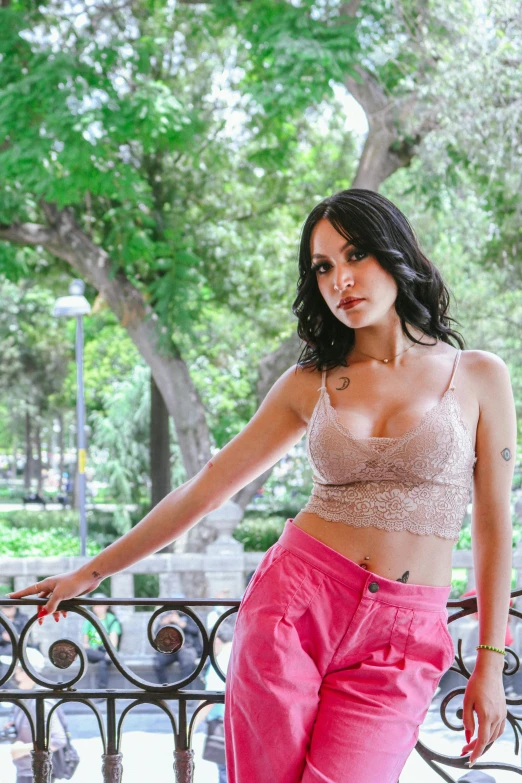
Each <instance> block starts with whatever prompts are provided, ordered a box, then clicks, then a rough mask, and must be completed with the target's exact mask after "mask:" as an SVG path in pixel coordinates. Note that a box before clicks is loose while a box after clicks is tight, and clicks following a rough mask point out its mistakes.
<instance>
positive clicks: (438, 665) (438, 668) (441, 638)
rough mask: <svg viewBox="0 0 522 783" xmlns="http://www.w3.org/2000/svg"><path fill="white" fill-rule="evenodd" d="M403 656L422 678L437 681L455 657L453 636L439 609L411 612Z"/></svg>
mask: <svg viewBox="0 0 522 783" xmlns="http://www.w3.org/2000/svg"><path fill="white" fill-rule="evenodd" d="M405 657H406V659H408V660H409V661H411V662H412V663H413V664H414V665H415V666H416V667H417V669H418V671H419V673H420V674H421V675H422V677H423V679H424V678H425V679H426V680H433V681H434V682H436V683H437V684H438V681H439V680H440V678H441V677H442V675H443V674H445V673H446V671H447V670H448V669H449V667H450V666H451V664H452V663H453V659H454V658H455V651H454V649H453V640H452V639H451V636H450V633H449V631H448V628H447V626H446V622H445V618H444V616H443V614H442V613H440V612H421V611H419V612H417V611H416V612H415V614H414V617H413V619H412V623H411V625H410V629H409V634H408V640H407V642H406V650H405Z"/></svg>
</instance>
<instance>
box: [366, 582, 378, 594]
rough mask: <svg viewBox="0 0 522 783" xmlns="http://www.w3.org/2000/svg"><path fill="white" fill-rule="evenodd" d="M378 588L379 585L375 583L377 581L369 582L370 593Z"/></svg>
mask: <svg viewBox="0 0 522 783" xmlns="http://www.w3.org/2000/svg"><path fill="white" fill-rule="evenodd" d="M378 589H379V585H378V584H377V582H370V584H369V585H368V590H369V591H370V593H376V592H377V590H378Z"/></svg>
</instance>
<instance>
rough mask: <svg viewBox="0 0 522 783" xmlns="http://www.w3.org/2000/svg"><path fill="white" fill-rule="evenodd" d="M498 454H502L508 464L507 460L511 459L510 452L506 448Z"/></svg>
mask: <svg viewBox="0 0 522 783" xmlns="http://www.w3.org/2000/svg"><path fill="white" fill-rule="evenodd" d="M500 453H501V454H502V456H503V457H504V459H505V460H506V462H509V460H510V459H511V452H510V450H509V449H508V448H507V447H506V448H505V449H502V451H501V452H500Z"/></svg>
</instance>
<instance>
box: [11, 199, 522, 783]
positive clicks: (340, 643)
mask: <svg viewBox="0 0 522 783" xmlns="http://www.w3.org/2000/svg"><path fill="white" fill-rule="evenodd" d="M299 271H300V277H299V283H298V295H297V298H296V300H295V302H294V308H293V311H294V313H295V314H296V315H297V317H298V320H299V323H298V334H299V336H300V337H301V338H302V339H303V341H304V342H305V348H304V350H303V354H302V360H301V361H300V362H298V363H297V364H296V365H293V366H292V367H290V368H289V369H288V370H287V371H286V372H285V373H283V375H282V376H281V377H280V378H279V379H278V380H277V381H276V383H275V384H274V385H273V387H272V389H271V390H270V391H269V393H268V394H267V396H266V398H265V399H264V400H263V403H262V404H261V406H260V408H259V410H258V411H257V412H256V414H255V415H254V417H253V418H252V420H251V421H250V422H249V424H248V425H247V426H246V427H245V428H244V429H243V430H242V432H240V433H239V434H238V435H237V436H236V437H235V438H234V439H233V440H232V441H231V442H230V443H229V444H227V446H225V447H224V448H223V449H221V451H220V452H219V453H218V454H217V455H216V456H215V457H213V458H212V460H211V461H210V462H209V463H208V464H207V465H206V466H205V468H203V469H202V470H201V471H200V472H199V473H198V474H197V475H196V476H195V477H194V478H192V479H191V480H190V481H187V482H186V483H185V484H183V485H182V486H181V487H179V488H178V489H176V490H175V491H174V492H172V493H171V494H170V495H169V496H168V497H166V498H165V499H164V500H163V501H162V502H161V503H159V504H158V505H157V506H156V507H155V508H154V509H153V510H152V511H151V512H150V513H149V514H148V515H147V516H146V517H145V518H144V519H143V520H142V521H141V522H140V524H139V525H137V526H136V527H135V528H134V529H133V530H131V531H130V532H129V533H127V534H126V535H125V536H123V537H122V538H121V539H119V540H118V541H116V542H115V543H113V544H111V546H109V547H108V548H107V549H106V550H105V551H104V552H102V553H101V554H99V555H97V556H96V557H95V558H94V559H93V560H91V561H90V562H89V563H88V564H87V565H85V566H83V567H82V568H81V569H79V570H77V571H75V572H72V573H69V574H64V575H60V576H57V577H49V578H48V579H45V580H44V581H42V582H40V583H39V584H37V585H34V586H32V587H29V588H27V589H25V590H20V591H18V592H17V593H13V594H12V597H17V598H19V597H22V596H26V595H31V594H34V593H38V594H39V595H40V596H49V600H48V603H47V611H48V612H49V613H55V612H56V611H57V609H58V607H59V603H60V601H62V600H65V599H67V598H72V597H74V596H77V595H81V594H83V593H85V592H87V591H88V590H92V589H93V588H94V587H96V586H97V584H98V583H99V581H100V580H101V579H103V578H105V577H106V576H108V575H109V574H113V573H115V572H117V571H120V570H122V569H124V568H126V567H128V566H129V565H131V564H132V563H134V562H136V561H137V560H139V559H141V558H143V557H144V556H146V555H149V554H152V553H153V552H156V551H157V550H159V549H161V548H162V547H164V546H165V545H166V544H167V543H169V542H171V541H172V540H173V539H175V538H177V537H178V536H179V535H181V534H182V533H184V532H185V531H186V530H188V529H189V528H191V527H192V526H193V525H195V524H197V522H198V521H199V520H200V519H201V518H202V517H203V516H204V515H205V514H206V513H208V511H210V510H211V509H213V508H216V507H219V506H220V505H221V504H222V503H223V502H225V501H226V500H227V499H228V498H230V497H232V496H233V495H235V494H236V493H237V492H238V491H239V490H240V489H241V488H242V487H244V486H245V485H246V484H248V483H249V482H250V481H252V480H253V479H254V478H256V477H257V476H259V475H260V474H261V473H263V472H264V471H265V470H267V468H269V467H271V466H272V465H274V464H275V463H276V462H277V461H278V460H279V459H280V458H281V457H282V456H284V455H285V454H286V453H287V452H288V451H289V450H290V449H291V448H292V447H293V446H294V445H295V444H296V443H297V442H298V441H300V440H301V438H302V437H303V435H305V434H306V435H307V449H308V455H309V458H310V463H311V466H312V468H313V471H314V487H313V491H312V493H311V496H310V499H309V501H308V503H307V504H306V506H305V508H304V509H303V510H302V511H300V512H299V514H298V515H297V516H296V517H295V518H294V519H289V520H287V522H286V525H285V529H284V532H283V534H282V536H281V538H280V539H279V541H278V542H277V543H276V544H274V545H273V546H272V547H271V548H270V549H269V550H268V552H266V553H265V556H264V558H263V560H262V561H261V564H260V565H259V567H258V568H257V570H256V573H255V575H254V577H253V578H252V579H251V581H250V583H249V585H248V588H247V590H246V592H245V594H244V596H243V599H242V602H241V606H240V609H239V612H238V617H237V623H236V629H235V633H234V641H233V645H232V655H231V659H230V664H229V668H228V672H227V685H226V695H225V731H226V752H227V773H228V779H229V782H230V783H266V781H268V780H270V781H274V783H276V782H277V783H299V782H302V783H345V782H346V783H397V779H398V777H399V774H400V771H401V769H402V768H403V766H404V764H405V762H406V759H407V758H408V755H409V754H410V752H411V750H412V748H413V747H414V745H415V743H416V741H417V737H418V731H419V726H420V725H421V723H422V721H423V719H424V717H425V715H426V713H427V710H428V708H429V704H430V702H431V699H432V697H433V694H434V692H435V690H436V688H437V685H438V683H439V681H440V679H441V677H442V675H443V674H444V673H445V672H446V671H447V669H448V668H449V667H450V665H451V663H452V661H453V656H454V651H453V643H452V641H451V637H450V635H449V632H448V630H447V627H446V620H447V612H446V602H447V599H448V596H449V593H450V589H451V566H452V548H453V546H454V544H455V543H456V541H457V539H458V535H459V529H460V526H461V524H462V519H463V517H464V514H465V510H466V505H467V503H468V502H469V498H470V491H471V487H472V486H473V514H472V536H473V557H474V567H475V574H476V583H477V597H478V606H479V614H480V647H479V651H478V654H477V663H476V666H475V669H474V671H473V673H472V675H471V677H470V680H469V682H468V685H467V688H466V694H465V699H464V725H465V729H466V745H465V746H464V748H463V750H464V751H465V752H467V753H471V756H470V762H471V763H472V762H474V761H475V760H476V759H477V758H478V757H479V756H480V754H481V753H482V752H483V751H484V749H485V747H486V745H487V744H488V743H491V742H493V741H494V740H495V739H497V738H498V737H499V736H500V735H501V734H502V732H503V731H504V727H505V721H506V714H507V710H506V701H505V696H504V691H503V686H502V670H503V663H504V649H503V643H504V633H505V627H506V621H507V615H508V603H509V594H510V583H511V541H512V528H511V517H510V490H511V483H512V477H513V467H514V455H515V449H516V415H515V407H514V400H513V393H512V388H511V382H510V377H509V372H508V369H507V366H506V365H505V363H504V362H503V360H502V359H500V358H499V357H498V356H496V355H495V354H493V353H490V352H487V351H463V350H462V348H463V347H464V341H463V340H462V338H461V337H460V335H459V334H458V333H457V332H455V331H454V330H453V329H452V328H451V327H450V322H451V321H452V320H453V319H451V318H450V317H449V315H448V313H447V310H448V305H449V295H448V291H447V289H446V287H445V285H444V283H443V281H442V278H441V276H440V273H439V272H438V270H437V269H436V268H435V267H434V265H433V264H432V263H431V262H430V261H429V260H428V259H427V258H426V257H425V256H424V255H423V253H422V252H421V250H420V248H419V245H418V243H417V240H416V237H415V235H414V232H413V230H412V228H411V226H410V225H409V223H408V221H407V219H406V218H405V217H404V215H403V214H402V213H401V212H400V210H399V209H397V207H395V206H394V205H393V204H392V203H391V202H390V201H388V200H387V199H386V198H384V197H383V196H381V195H379V194H377V193H374V192H372V191H367V190H361V189H351V190H347V191H343V192H341V193H338V194H336V195H334V196H332V197H330V198H327V199H325V200H324V201H323V202H321V203H320V204H319V205H317V206H316V207H315V208H314V210H313V211H312V212H311V214H310V215H309V217H308V219H307V220H306V222H305V225H304V229H303V233H302V237H301V246H300V256H299ZM453 342H455V343H456V344H457V346H458V347H455V346H454V345H453V344H452V343H453ZM318 392H319V394H318ZM492 555H493V556H492ZM476 721H478V735H477V737H476V738H475V739H471V738H472V736H473V733H474V730H475V728H477V723H476Z"/></svg>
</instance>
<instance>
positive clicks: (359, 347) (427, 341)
mask: <svg viewBox="0 0 522 783" xmlns="http://www.w3.org/2000/svg"><path fill="white" fill-rule="evenodd" d="M407 327H408V331H409V332H410V334H411V335H413V337H414V338H415V339H416V340H420V341H421V342H422V343H424V345H431V344H432V343H434V341H435V338H432V337H428V336H427V335H425V334H424V332H421V330H420V329H416V328H414V327H411V326H410V325H409V324H408V325H407ZM418 350H419V348H418V347H417V345H416V344H415V342H414V341H413V340H410V338H409V337H407V336H406V335H405V334H404V332H403V331H402V327H401V324H400V322H399V324H398V325H397V326H395V327H394V328H391V329H390V328H389V326H385V327H382V326H381V325H378V326H377V325H375V326H368V327H361V329H356V331H355V342H354V346H353V348H352V351H351V354H350V357H351V358H352V355H353V358H355V359H357V360H359V359H360V360H361V361H362V360H363V359H366V360H370V357H372V358H374V359H377V360H380V361H382V360H383V359H388V363H389V364H400V363H401V362H402V357H403V356H405V357H406V355H408V358H409V356H410V355H411V354H412V352H415V351H418ZM420 350H425V349H424V348H420Z"/></svg>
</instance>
